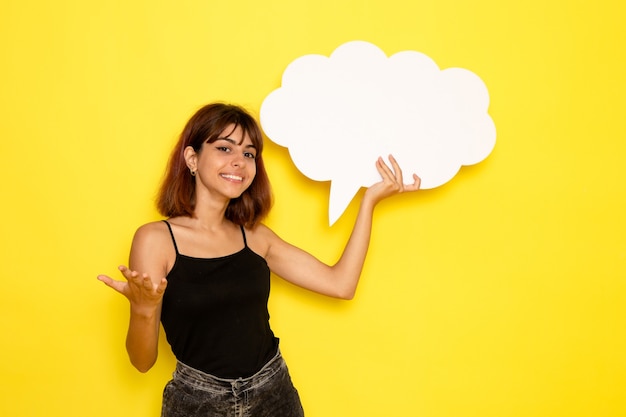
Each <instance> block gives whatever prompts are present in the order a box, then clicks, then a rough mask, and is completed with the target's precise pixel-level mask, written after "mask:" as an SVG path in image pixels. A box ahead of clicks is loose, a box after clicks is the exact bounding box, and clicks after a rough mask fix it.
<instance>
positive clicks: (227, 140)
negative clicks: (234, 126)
mask: <svg viewBox="0 0 626 417" xmlns="http://www.w3.org/2000/svg"><path fill="white" fill-rule="evenodd" d="M218 140H224V141H226V142H228V143H232V144H233V145H241V144H242V143H243V140H242V141H241V142H239V143H237V142H235V140H234V139H231V138H229V137H225V138H222V137H220V138H217V139H215V141H216V142H217V141H218ZM244 140H245V138H244ZM245 147H246V149H247V148H253V149H256V146H254V143H250V144H249V145H246V146H245Z"/></svg>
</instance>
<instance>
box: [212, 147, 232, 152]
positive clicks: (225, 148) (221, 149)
mask: <svg viewBox="0 0 626 417" xmlns="http://www.w3.org/2000/svg"><path fill="white" fill-rule="evenodd" d="M215 149H217V150H218V151H222V152H230V148H229V147H228V146H216V147H215Z"/></svg>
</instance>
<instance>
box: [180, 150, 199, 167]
mask: <svg viewBox="0 0 626 417" xmlns="http://www.w3.org/2000/svg"><path fill="white" fill-rule="evenodd" d="M183 157H184V158H185V162H186V163H187V167H188V168H189V169H190V170H191V171H195V170H196V169H197V163H198V154H197V153H196V151H195V150H194V149H193V147H191V146H187V147H186V148H185V150H184V151H183Z"/></svg>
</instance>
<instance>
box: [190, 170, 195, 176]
mask: <svg viewBox="0 0 626 417" xmlns="http://www.w3.org/2000/svg"><path fill="white" fill-rule="evenodd" d="M189 172H190V173H191V176H192V177H195V176H196V171H194V170H193V169H190V170H189Z"/></svg>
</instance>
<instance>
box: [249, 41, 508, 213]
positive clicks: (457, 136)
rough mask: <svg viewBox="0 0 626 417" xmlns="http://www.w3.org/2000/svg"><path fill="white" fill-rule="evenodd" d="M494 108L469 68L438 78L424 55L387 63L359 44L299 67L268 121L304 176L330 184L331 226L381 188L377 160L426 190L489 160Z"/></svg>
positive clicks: (291, 69)
mask: <svg viewBox="0 0 626 417" xmlns="http://www.w3.org/2000/svg"><path fill="white" fill-rule="evenodd" d="M488 107H489V93H488V91H487V88H486V86H485V84H484V83H483V82H482V80H481V79H480V78H479V77H478V76H477V75H476V74H474V73H472V72H471V71H469V70H466V69H463V68H447V69H444V70H440V69H439V67H438V66H437V64H435V62H434V61H433V60H432V59H431V58H429V57H428V56H426V55H425V54H423V53H420V52H417V51H402V52H399V53H396V54H394V55H392V56H390V57H387V55H386V54H385V53H384V52H383V51H382V50H381V49H380V48H378V47H377V46H376V45H373V44H371V43H368V42H364V41H352V42H348V43H345V44H343V45H341V46H339V47H338V48H337V49H335V51H334V52H333V53H332V54H331V55H330V57H326V56H323V55H304V56H302V57H300V58H297V59H296V60H294V61H293V62H291V63H290V64H289V65H288V66H287V68H286V69H285V72H284V73H283V77H282V83H281V87H280V88H278V89H276V90H274V91H272V92H271V93H270V94H269V95H268V96H267V97H266V98H265V100H264V101H263V103H262V105H261V111H260V120H261V126H262V128H263V130H264V132H265V134H266V135H267V137H268V138H269V139H271V140H272V141H273V142H274V143H276V144H278V145H281V146H284V147H287V148H288V149H289V155H290V157H291V159H292V161H293V162H294V164H295V165H296V167H297V168H298V169H299V170H300V172H302V173H303V174H304V175H306V176H307V177H309V178H311V179H313V180H315V181H331V187H330V202H329V222H330V224H331V225H332V224H333V223H334V222H335V221H336V220H337V219H338V218H339V217H340V216H341V214H342V213H343V212H344V211H345V209H346V207H347V206H348V204H349V203H350V201H351V200H352V198H353V197H354V196H355V194H356V193H357V192H358V190H359V189H360V188H361V187H369V186H370V185H372V184H374V183H376V182H378V181H380V180H381V178H380V175H379V174H378V172H377V171H376V168H375V161H376V159H377V158H378V157H379V156H386V155H389V154H392V155H394V157H395V158H396V159H397V160H398V163H399V164H400V167H401V168H402V169H403V172H405V173H406V174H411V173H413V172H415V173H416V174H417V175H419V176H420V178H421V180H422V182H421V188H423V189H429V188H435V187H438V186H440V185H443V184H445V183H446V182H448V181H449V180H451V179H452V178H453V177H454V176H455V175H456V173H457V172H458V171H459V169H460V168H461V166H463V165H473V164H476V163H478V162H480V161H482V160H483V159H484V158H486V157H487V156H488V155H489V153H490V152H491V150H492V149H493V147H494V146H495V140H496V130H495V125H494V123H493V121H492V119H491V117H490V116H489V114H488V113H487V110H488ZM405 177H406V178H410V175H405Z"/></svg>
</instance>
